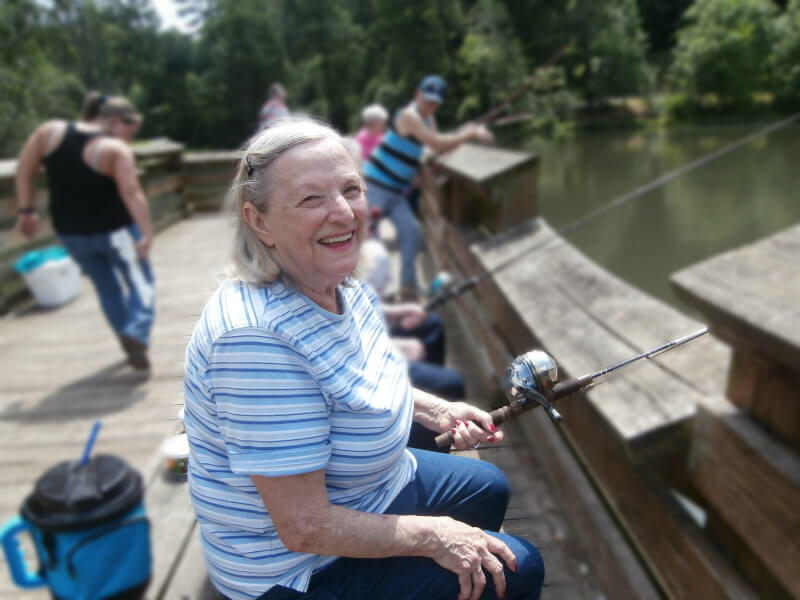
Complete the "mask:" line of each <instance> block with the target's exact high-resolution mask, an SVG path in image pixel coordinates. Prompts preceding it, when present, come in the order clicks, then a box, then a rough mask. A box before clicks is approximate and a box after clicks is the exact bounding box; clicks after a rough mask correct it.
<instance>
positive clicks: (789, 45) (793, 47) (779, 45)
mask: <svg viewBox="0 0 800 600" xmlns="http://www.w3.org/2000/svg"><path fill="white" fill-rule="evenodd" d="M775 37H776V39H775V44H774V46H773V49H772V56H771V61H770V63H771V64H770V66H771V68H772V72H773V76H774V78H775V79H774V90H775V94H776V96H777V98H778V102H779V103H781V104H785V105H786V107H787V108H789V109H796V106H797V101H798V97H799V96H800V0H790V1H789V4H788V5H787V6H786V10H785V12H784V13H783V14H782V15H781V16H780V17H779V18H778V20H777V22H776V24H775Z"/></svg>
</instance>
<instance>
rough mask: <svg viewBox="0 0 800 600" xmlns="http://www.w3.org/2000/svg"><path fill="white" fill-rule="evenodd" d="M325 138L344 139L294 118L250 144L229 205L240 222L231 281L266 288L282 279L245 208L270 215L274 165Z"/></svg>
mask: <svg viewBox="0 0 800 600" xmlns="http://www.w3.org/2000/svg"><path fill="white" fill-rule="evenodd" d="M324 139H334V140H336V141H338V142H339V143H342V138H341V136H339V134H338V133H336V131H334V130H333V129H332V128H331V127H330V126H328V125H326V124H325V123H323V122H321V121H317V120H315V119H311V118H309V117H297V116H294V117H285V118H282V119H279V120H277V121H275V122H274V123H272V124H270V126H269V127H268V128H266V129H263V130H261V131H260V132H258V133H257V134H256V135H254V136H253V137H252V138H250V140H249V141H248V142H247V144H246V146H245V150H244V152H243V153H242V157H241V159H240V160H239V164H238V166H237V167H236V175H235V176H234V178H233V183H232V184H231V188H230V190H229V191H228V199H227V201H228V206H229V207H230V209H231V210H232V211H233V215H234V220H235V223H236V231H235V233H234V241H233V256H232V262H231V264H230V266H229V267H228V269H227V271H226V275H227V276H228V277H229V278H231V279H238V280H241V281H243V282H245V283H249V284H253V285H266V284H268V283H272V282H273V281H275V280H276V279H278V278H279V277H280V276H281V270H280V267H279V266H278V263H277V262H276V261H275V259H274V258H273V257H272V254H271V252H270V249H269V248H268V247H267V246H266V244H264V242H262V241H261V239H259V237H258V236H257V235H256V233H255V232H254V231H253V230H252V228H251V227H250V225H248V224H247V222H246V221H245V220H244V217H243V215H242V207H244V205H245V204H246V203H248V202H250V203H252V204H253V206H255V207H256V208H257V209H258V210H259V211H260V212H263V213H266V212H267V210H268V208H269V198H270V196H271V194H272V191H273V189H272V188H273V186H274V184H275V181H274V178H275V174H274V173H273V172H272V171H273V170H272V169H270V168H269V167H270V166H271V165H272V163H274V162H275V160H277V159H278V158H279V157H280V156H282V155H284V154H286V153H287V152H288V151H289V150H291V149H292V148H294V147H296V146H299V145H301V144H306V143H308V142H315V141H319V140H324Z"/></svg>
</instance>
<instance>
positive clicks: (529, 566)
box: [261, 450, 544, 600]
mask: <svg viewBox="0 0 800 600" xmlns="http://www.w3.org/2000/svg"><path fill="white" fill-rule="evenodd" d="M411 452H412V453H413V454H414V456H415V457H416V459H417V465H418V467H417V474H416V476H415V478H414V480H413V481H412V482H411V483H409V484H408V485H407V486H406V487H405V488H404V489H403V491H402V492H400V495H399V496H398V497H397V498H396V499H395V501H394V502H393V503H392V504H391V506H389V508H388V509H387V510H386V514H399V515H448V516H450V517H452V518H454V519H457V520H459V521H463V522H464V523H468V524H470V525H472V526H474V527H480V528H481V529H484V530H486V531H487V532H489V533H490V535H493V536H495V537H497V538H500V539H501V540H503V541H504V542H505V543H506V544H507V545H508V546H509V548H511V551H512V552H513V553H514V555H515V556H516V559H517V567H518V571H517V572H516V573H514V572H513V571H511V570H509V569H508V568H507V567H506V568H505V569H504V573H505V578H506V586H507V588H506V598H507V600H536V599H537V598H539V594H540V592H541V588H542V582H543V581H544V563H543V562H542V557H541V556H540V555H539V551H538V550H536V548H535V547H534V546H533V545H531V544H530V543H529V542H527V541H525V540H523V539H521V538H518V537H515V536H512V535H508V534H505V533H496V532H497V530H498V529H499V528H500V525H501V524H502V522H503V518H504V517H505V512H506V506H507V505H508V496H509V490H508V482H507V481H506V478H505V476H504V475H503V473H502V472H501V471H500V470H499V469H498V468H497V467H495V466H494V465H492V464H489V463H485V462H482V461H479V460H474V459H471V458H464V457H461V456H450V455H445V454H436V453H433V452H426V451H424V450H411ZM501 562H502V559H501ZM486 580H487V581H486V588H485V589H484V592H483V595H481V598H482V599H483V600H491V599H495V598H497V594H496V593H495V589H494V582H493V580H492V577H491V576H490V575H488V574H487V577H486ZM458 592H459V585H458V578H457V577H456V575H455V573H452V572H451V571H448V570H446V569H444V568H443V567H440V566H439V565H438V564H436V562H434V561H433V560H431V559H429V558H421V557H406V556H400V557H392V558H375V559H372V558H370V559H367V558H339V559H337V560H336V561H335V562H333V563H332V564H331V565H329V566H327V567H325V568H324V569H322V570H321V571H319V572H317V573H315V574H314V575H313V576H312V577H311V582H310V583H309V587H308V591H307V592H306V593H305V594H301V593H299V592H296V591H294V590H290V589H288V588H285V587H280V586H278V587H274V588H272V589H271V590H269V591H268V592H267V593H266V594H264V595H263V596H261V600H289V599H293V598H303V599H308V600H334V599H353V600H355V599H361V598H364V599H366V598H380V599H381V600H411V599H413V598H419V599H423V598H437V599H441V600H455V598H457V597H458Z"/></svg>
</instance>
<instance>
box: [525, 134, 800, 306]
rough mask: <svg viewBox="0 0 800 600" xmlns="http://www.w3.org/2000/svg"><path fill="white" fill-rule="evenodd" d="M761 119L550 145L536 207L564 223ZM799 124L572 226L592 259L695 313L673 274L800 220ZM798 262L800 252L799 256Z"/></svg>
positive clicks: (573, 236)
mask: <svg viewBox="0 0 800 600" xmlns="http://www.w3.org/2000/svg"><path fill="white" fill-rule="evenodd" d="M760 127H763V125H755V126H753V125H751V126H746V127H745V126H729V127H682V128H678V129H673V130H670V131H652V132H651V131H645V132H641V131H638V132H601V133H589V134H583V135H581V136H580V137H576V138H574V139H570V140H564V141H558V142H551V143H548V144H545V145H542V144H539V145H534V144H529V145H527V149H532V150H535V151H537V152H538V153H539V155H540V168H539V179H538V187H537V198H538V204H539V213H540V215H541V216H543V217H544V218H545V219H546V220H547V221H548V222H549V223H550V224H551V225H552V226H553V227H555V228H559V227H562V226H564V225H565V224H567V223H570V222H571V221H574V220H575V219H578V218H580V217H582V216H583V215H586V214H588V213H589V212H591V211H592V210H594V209H596V208H598V207H600V206H603V205H605V204H607V203H609V202H610V201H611V200H613V199H614V198H617V197H619V196H621V195H623V194H625V193H627V192H630V191H631V190H633V189H636V188H638V187H640V186H642V185H644V184H646V183H649V182H651V181H652V180H654V179H656V178H658V177H660V176H662V175H664V174H666V173H668V172H669V171H671V170H673V169H676V168H678V167H680V166H682V165H685V164H686V163H689V162H691V161H692V160H695V159H697V158H699V157H701V156H704V155H706V154H708V153H710V152H713V151H715V150H717V149H719V148H722V147H724V146H725V145H726V144H729V143H731V142H733V141H735V140H737V139H740V138H742V137H744V136H746V135H748V134H749V133H751V132H753V131H756V130H758V129H759V128H760ZM798 165H800V124H798V123H797V122H795V124H793V125H790V126H788V127H785V128H783V129H781V130H779V131H775V132H774V133H771V134H769V135H768V136H764V137H760V138H758V139H757V140H754V141H752V142H750V143H748V144H746V145H743V146H741V147H739V148H737V149H735V150H733V151H731V152H729V153H727V154H725V155H723V156H721V157H719V158H717V159H716V160H713V161H711V162H709V163H707V164H705V165H703V166H701V167H699V168H697V169H694V170H692V171H690V172H687V173H684V174H683V175H680V176H679V177H677V178H675V179H672V180H671V181H669V182H668V183H666V184H664V185H662V186H660V187H658V188H657V189H654V190H652V191H650V192H648V193H645V194H643V195H641V196H639V197H637V198H635V199H633V200H631V201H630V202H627V203H626V204H624V205H622V206H621V207H618V208H615V209H614V210H611V211H609V212H607V213H606V214H604V215H603V216H601V217H599V218H597V219H595V220H593V221H592V222H590V223H587V224H586V225H584V226H582V227H580V228H578V229H576V230H574V231H573V232H571V233H568V234H567V238H568V239H569V241H570V242H571V243H573V244H574V245H576V246H577V247H578V248H580V249H581V250H582V251H583V252H584V253H585V254H586V255H588V256H589V257H590V258H591V259H592V260H594V261H595V262H597V263H599V264H601V265H603V266H604V267H605V268H607V269H608V270H610V271H612V272H613V273H615V274H617V275H618V276H620V277H622V278H623V279H626V280H627V281H628V282H630V283H632V284H633V285H636V286H637V287H639V288H641V289H643V290H645V291H647V292H649V293H650V294H652V295H654V296H657V297H659V298H661V299H662V300H664V301H666V302H669V303H671V304H673V305H675V306H677V307H678V308H680V309H681V310H684V311H686V312H690V311H688V310H687V308H686V306H685V305H681V304H680V302H679V301H678V299H677V298H676V297H675V296H674V294H673V292H672V290H671V289H670V285H669V275H670V274H671V273H673V272H674V271H676V270H678V269H680V268H682V267H684V266H687V265H690V264H693V263H695V262H697V261H700V260H703V259H705V258H708V257H710V256H712V255H714V254H718V253H720V252H723V251H725V250H728V249H730V248H734V247H737V246H741V245H742V244H746V243H748V242H753V241H755V240H758V239H760V238H763V237H765V236H768V235H769V234H771V233H774V232H775V231H778V230H780V229H784V228H786V227H788V226H790V225H792V224H794V223H797V222H798V221H800V199H799V198H798V184H800V166H798ZM798 265H799V267H798V268H800V257H799V260H798Z"/></svg>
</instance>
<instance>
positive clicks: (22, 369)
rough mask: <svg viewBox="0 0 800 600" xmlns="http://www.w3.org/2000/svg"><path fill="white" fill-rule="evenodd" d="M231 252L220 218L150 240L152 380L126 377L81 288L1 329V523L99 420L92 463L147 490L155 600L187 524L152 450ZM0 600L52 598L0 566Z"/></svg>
mask: <svg viewBox="0 0 800 600" xmlns="http://www.w3.org/2000/svg"><path fill="white" fill-rule="evenodd" d="M228 241H229V233H228V231H227V226H226V224H225V222H224V221H223V220H222V219H220V218H218V217H213V218H195V219H192V220H189V221H182V222H181V223H180V224H178V225H175V226H173V227H171V228H168V229H167V230H165V231H164V232H163V233H162V234H160V235H159V236H158V237H157V238H156V241H155V243H154V245H153V251H152V259H153V267H154V271H155V278H156V286H157V294H158V296H157V307H158V314H157V317H156V323H155V326H154V329H153V338H152V351H151V360H152V363H153V369H152V373H151V375H150V377H149V378H146V377H143V376H142V375H141V374H140V373H137V372H135V371H133V370H131V369H130V368H129V367H128V366H127V364H126V362H125V357H124V354H123V352H122V350H121V349H120V347H119V345H118V343H117V341H116V338H115V337H114V335H113V334H112V333H111V331H110V329H109V327H108V325H107V324H106V322H105V320H104V318H103V316H102V313H101V311H100V308H99V305H98V302H97V298H96V295H95V293H94V290H93V289H91V285H90V283H89V281H88V280H86V279H84V281H83V289H82V292H81V295H80V296H79V297H78V298H77V299H76V300H74V301H73V302H71V303H70V304H68V305H65V306H63V307H60V308H58V309H56V310H37V309H31V310H27V311H23V312H22V313H19V314H14V315H11V316H7V317H5V318H3V319H2V321H0V348H1V349H2V350H0V352H2V356H3V360H2V361H0V379H2V381H3V385H2V388H0V440H2V441H1V442H0V486H2V490H3V493H2V494H1V495H0V518H2V519H7V518H9V517H11V516H12V515H14V514H16V513H17V511H18V509H19V507H20V505H21V503H22V501H23V499H24V498H25V496H26V495H27V494H28V493H29V492H30V491H31V490H32V487H33V483H34V481H35V480H36V479H37V478H38V476H39V475H41V474H42V473H43V472H44V471H45V470H46V469H47V468H49V467H50V466H52V465H53V464H55V463H57V462H60V461H62V460H67V459H72V458H75V459H77V458H78V457H79V456H80V453H81V449H82V447H83V444H84V442H85V441H86V438H87V436H88V434H89V430H90V429H91V426H92V423H93V422H94V421H95V420H96V419H101V420H102V423H103V426H102V429H101V430H100V435H99V438H98V441H97V444H96V446H95V452H109V453H114V454H117V455H119V456H122V457H123V458H125V459H126V460H127V461H128V462H129V463H130V464H131V465H132V466H133V467H135V468H136V469H138V470H139V471H140V472H141V473H142V474H143V475H144V477H145V480H146V481H147V496H146V504H147V508H148V513H149V516H150V518H151V521H152V532H153V549H154V553H155V554H154V572H153V583H152V584H151V586H150V589H149V590H150V596H149V597H151V598H159V597H165V596H163V592H164V590H165V586H166V583H167V582H168V581H169V577H170V576H171V574H172V572H173V570H174V568H175V567H176V565H177V563H178V561H179V559H180V557H181V555H182V548H183V546H184V545H185V543H186V542H187V541H188V536H189V532H190V531H191V528H192V526H193V523H194V515H193V512H192V509H191V507H190V505H189V499H188V494H187V493H186V486H185V483H183V482H175V481H170V480H169V479H166V478H164V477H162V474H163V473H164V469H163V468H162V462H161V458H160V456H159V445H160V444H161V442H162V440H163V439H164V438H165V437H166V436H167V435H169V434H170V433H174V431H175V428H176V425H177V421H176V413H177V410H178V408H179V407H180V406H181V405H182V404H183V355H184V352H185V349H186V343H187V341H188V337H189V335H190V334H191V331H192V329H193V327H194V324H195V322H196V321H197V316H198V315H199V313H200V310H201V309H202V307H203V304H204V302H205V300H206V298H207V297H208V296H209V295H210V294H211V292H212V291H213V290H214V289H215V288H216V285H217V283H216V282H217V275H218V274H219V273H220V272H221V268H222V267H223V266H224V262H225V259H226V255H227V249H228ZM29 556H30V554H29ZM32 560H33V561H34V564H35V557H34V558H33V559H32ZM0 598H3V599H9V600H10V599H12V598H13V599H28V598H31V599H34V598H49V594H48V593H47V592H45V591H38V590H37V591H25V590H20V589H17V588H16V587H14V586H13V584H12V583H11V581H10V579H9V573H8V569H7V568H6V565H5V563H4V562H3V564H2V565H0Z"/></svg>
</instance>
